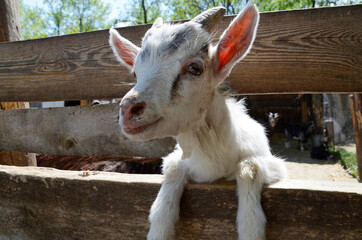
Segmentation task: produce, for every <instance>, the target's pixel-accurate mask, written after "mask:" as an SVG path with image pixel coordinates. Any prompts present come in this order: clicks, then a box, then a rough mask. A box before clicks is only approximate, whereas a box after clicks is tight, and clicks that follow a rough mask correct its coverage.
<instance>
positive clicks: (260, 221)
mask: <svg viewBox="0 0 362 240" xmlns="http://www.w3.org/2000/svg"><path fill="white" fill-rule="evenodd" d="M236 181H237V191H238V201H239V203H238V212H237V230H238V236H239V240H264V239H265V224H266V218H265V215H264V212H263V209H262V206H261V203H260V198H261V191H262V187H263V183H262V181H261V177H260V173H259V168H258V165H257V164H256V161H254V160H245V161H243V162H241V163H239V168H238V171H237V174H236Z"/></svg>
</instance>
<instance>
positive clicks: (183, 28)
mask: <svg viewBox="0 0 362 240" xmlns="http://www.w3.org/2000/svg"><path fill="white" fill-rule="evenodd" d="M209 38H210V36H209V34H208V33H207V32H206V31H204V30H203V29H202V28H201V27H200V26H199V25H198V24H196V23H185V24H175V25H169V24H164V25H163V26H162V27H160V28H151V29H150V30H148V31H147V33H146V34H145V37H144V38H143V41H142V47H141V51H140V54H139V57H138V58H139V60H140V61H141V62H144V61H147V60H151V61H155V60H158V62H162V61H164V60H165V59H169V58H170V57H171V56H173V55H175V54H176V55H178V57H179V58H181V57H184V56H185V55H188V54H190V53H192V52H195V51H199V50H200V48H201V47H202V46H203V45H205V44H208V42H209Z"/></svg>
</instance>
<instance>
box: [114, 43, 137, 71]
mask: <svg viewBox="0 0 362 240" xmlns="http://www.w3.org/2000/svg"><path fill="white" fill-rule="evenodd" d="M115 44H116V47H117V51H118V55H119V56H120V58H121V59H122V60H123V61H124V62H125V63H126V64H128V65H130V66H133V63H134V56H135V55H137V53H136V52H134V51H132V50H131V49H129V48H127V47H126V46H125V45H123V44H122V43H121V42H120V41H116V42H115Z"/></svg>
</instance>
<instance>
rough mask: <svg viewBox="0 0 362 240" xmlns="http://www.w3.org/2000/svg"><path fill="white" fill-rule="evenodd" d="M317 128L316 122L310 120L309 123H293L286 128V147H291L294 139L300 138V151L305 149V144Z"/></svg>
mask: <svg viewBox="0 0 362 240" xmlns="http://www.w3.org/2000/svg"><path fill="white" fill-rule="evenodd" d="M314 129H315V125H314V122H312V121H310V122H308V123H307V124H302V123H293V124H291V125H290V126H288V127H287V128H286V129H285V138H286V139H285V143H284V145H285V148H290V141H291V140H292V139H297V140H298V145H299V149H300V151H304V144H305V143H306V142H307V141H308V138H310V137H311V136H312V134H313V131H314Z"/></svg>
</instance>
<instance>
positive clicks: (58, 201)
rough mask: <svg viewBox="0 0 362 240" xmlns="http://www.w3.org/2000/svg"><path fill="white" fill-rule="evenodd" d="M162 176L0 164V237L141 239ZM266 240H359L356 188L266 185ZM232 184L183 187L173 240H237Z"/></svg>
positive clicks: (360, 204) (360, 201)
mask: <svg viewBox="0 0 362 240" xmlns="http://www.w3.org/2000/svg"><path fill="white" fill-rule="evenodd" d="M162 180H163V177H162V176H160V175H130V174H117V173H105V172H101V173H97V172H78V171H60V170H54V169H43V168H31V167H30V168H29V167H28V168H21V167H6V166H0V186H2V187H1V188H0V211H1V213H2V214H0V238H1V237H2V239H7V238H11V239H22V240H24V239H37V240H42V239H44V240H45V239H47V240H48V239H65V238H66V237H69V236H71V238H72V239H104V240H107V239H145V237H146V234H147V231H148V229H149V224H148V214H149V209H150V207H151V204H152V202H153V201H154V199H155V197H156V195H157V192H158V190H159V188H160V184H161V182H162ZM262 206H263V208H264V210H265V213H266V216H267V219H268V224H267V235H268V239H269V240H274V239H275V240H284V239H285V240H289V239H298V240H307V239H308V240H310V239H320V240H324V239H325V240H327V239H328V240H336V239H340V240H342V239H343V240H346V239H348V240H357V239H360V236H361V234H362V228H361V226H360V224H361V221H362V190H361V187H360V184H358V183H354V184H351V183H336V182H313V181H298V180H286V181H282V182H279V183H277V184H273V185H271V186H269V187H265V188H264V190H263V193H262ZM236 210H237V199H236V194H235V182H224V181H221V182H218V183H213V184H195V183H193V184H188V185H187V186H186V188H185V191H184V194H183V197H182V200H181V216H180V223H179V224H178V226H177V234H178V237H177V239H180V240H181V239H200V240H202V239H207V240H212V239H236V230H235V219H236Z"/></svg>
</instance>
